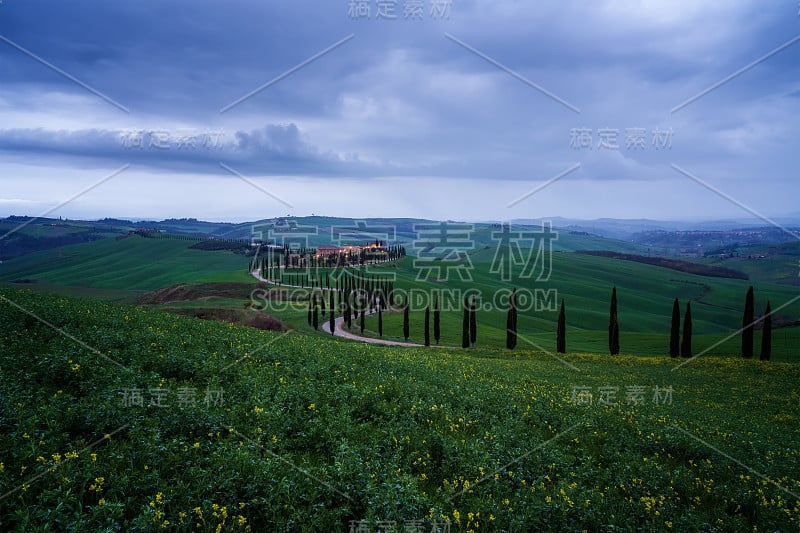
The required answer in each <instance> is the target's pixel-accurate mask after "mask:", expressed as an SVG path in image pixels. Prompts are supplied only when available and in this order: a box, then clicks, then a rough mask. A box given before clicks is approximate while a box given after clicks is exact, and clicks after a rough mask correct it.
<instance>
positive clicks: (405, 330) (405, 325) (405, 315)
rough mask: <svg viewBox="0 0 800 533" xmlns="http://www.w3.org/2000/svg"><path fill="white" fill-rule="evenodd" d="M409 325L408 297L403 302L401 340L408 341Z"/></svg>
mask: <svg viewBox="0 0 800 533" xmlns="http://www.w3.org/2000/svg"><path fill="white" fill-rule="evenodd" d="M408 334H409V324H408V297H406V298H405V299H404V300H403V338H404V339H405V340H406V341H408Z"/></svg>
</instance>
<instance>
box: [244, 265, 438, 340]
mask: <svg viewBox="0 0 800 533" xmlns="http://www.w3.org/2000/svg"><path fill="white" fill-rule="evenodd" d="M251 274H252V275H253V277H254V278H256V279H257V280H258V281H263V282H264V283H267V284H269V285H275V286H276V287H277V286H278V285H276V284H275V283H273V282H271V281H269V280H267V279H264V278H263V277H261V273H260V272H259V271H258V270H254V271H252V272H251ZM280 287H290V288H296V289H299V288H301V287H295V286H294V285H280ZM319 290H323V291H326V290H334V289H326V288H324V287H323V288H320V289H319ZM373 313H374V311H372V312H369V313H367V314H368V315H371V314H373ZM333 324H334V327H333V334H334V336H336V337H341V338H343V339H350V340H353V341H360V342H366V343H368V344H383V345H385V346H417V347H419V346H424V345H423V344H417V343H414V342H401V341H387V340H384V339H374V338H372V337H362V336H361V335H356V334H355V333H351V332H350V331H347V330H346V329H344V317H343V316H340V317H336V318H335V319H334V322H333ZM322 330H323V331H327V332H328V333H330V332H331V321H330V320H326V321H325V322H323V323H322Z"/></svg>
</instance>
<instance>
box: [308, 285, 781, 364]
mask: <svg viewBox="0 0 800 533" xmlns="http://www.w3.org/2000/svg"><path fill="white" fill-rule="evenodd" d="M350 290H351V288H350V287H345V288H344V289H343V291H342V292H340V294H342V293H343V297H344V300H345V303H344V304H343V305H344V313H345V322H346V323H347V326H348V327H351V325H352V321H351V308H350V307H349V304H348V302H347V295H348V293H349V292H350ZM378 292H379V294H380V293H382V291H378ZM334 294H335V292H334V291H331V292H330V302H329V305H328V307H329V309H330V329H331V332H333V324H334V320H335V316H334V315H335V306H334ZM341 300H342V297H340V302H341ZM753 300H754V294H753V287H752V286H750V288H749V289H748V290H747V295H746V297H745V307H744V313H743V316H742V329H741V334H742V357H744V358H746V359H749V358H752V357H753V329H754V326H755V324H756V323H758V322H763V327H762V336H761V352H760V355H759V358H760V359H761V360H762V361H769V360H770V357H771V355H772V307H771V304H770V302H769V301H767V307H766V309H765V311H764V315H763V316H762V317H761V318H759V319H758V320H755V319H754V301H753ZM320 301H321V303H322V314H323V315H324V313H325V301H324V298H322V297H320ZM390 301H391V300H390ZM340 305H342V304H341V303H340ZM375 306H377V307H375ZM385 306H386V300H385V298H384V297H383V294H380V296H379V297H378V298H377V300H374V301H373V310H375V311H376V312H377V314H378V335H379V336H381V337H382V336H383V309H384V308H385ZM357 307H358V308H360V309H361V312H360V313H359V312H358V309H355V314H356V317H357V318H360V323H359V326H360V329H361V333H362V334H363V332H364V319H365V315H366V310H367V308H368V306H367V305H366V303H365V302H361V303H360V304H359V305H358V306H357ZM402 311H403V338H404V339H405V340H406V341H408V338H409V336H410V319H409V306H408V300H407V299H406V300H404V301H403V304H402ZM431 314H432V315H433V338H434V340H435V342H436V344H439V340H440V337H441V317H440V309H439V297H438V295H436V297H435V299H434V305H433V313H431V309H430V307H429V306H428V307H426V308H425V321H424V329H423V331H424V345H425V346H430V345H431V328H430V320H431ZM517 318H518V311H517V291H516V289H514V291H513V292H512V295H511V297H510V298H509V305H508V311H507V316H506V348H507V349H509V350H513V349H514V348H516V346H517V337H518V334H517ZM308 323H309V325H311V326H313V327H314V329H318V327H319V310H318V303H317V296H316V295H313V297H312V299H310V300H309V307H308ZM476 341H477V306H476V302H475V297H474V296H473V297H472V298H471V299H469V298H465V299H464V306H463V315H462V326H461V347H462V348H469V347H470V346H474V345H475V343H476ZM608 348H609V353H610V354H611V355H618V354H619V351H620V341H619V316H618V305H617V288H616V287H613V288H612V290H611V304H610V308H609V325H608ZM556 351H557V352H558V353H566V351H567V350H566V308H565V303H564V300H563V299H562V300H561V308H560V311H559V315H558V325H557V328H556ZM669 355H670V357H678V356H680V357H684V358H690V357H692V303H691V300H690V301H688V302H686V310H685V312H684V316H683V328H682V331H681V317H680V302H679V300H678V299H677V298H675V300H674V301H673V305H672V321H671V326H670V337H669Z"/></svg>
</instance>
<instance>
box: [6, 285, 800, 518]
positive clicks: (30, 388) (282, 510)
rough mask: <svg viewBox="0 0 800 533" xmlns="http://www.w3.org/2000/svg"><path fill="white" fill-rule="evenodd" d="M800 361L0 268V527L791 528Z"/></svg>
mask: <svg viewBox="0 0 800 533" xmlns="http://www.w3.org/2000/svg"><path fill="white" fill-rule="evenodd" d="M23 310H24V311H23ZM26 311H27V312H26ZM34 316H36V317H40V318H41V319H42V320H44V321H46V322H47V323H45V322H41V321H39V320H37V319H36V318H34ZM47 324H49V325H47ZM53 328H58V330H59V331H55V330H54V329H53ZM61 332H63V334H62V333H61ZM798 383H800V366H798V365H797V364H786V363H762V362H759V361H744V360H742V359H737V358H728V359H725V360H720V359H716V358H700V359H697V360H695V361H692V362H691V363H690V364H688V365H685V366H683V367H681V368H680V369H677V370H676V369H675V361H673V360H670V359H668V358H641V357H632V356H625V355H621V356H618V357H614V358H610V357H608V356H595V355H585V354H575V353H573V354H567V355H566V356H564V360H563V361H559V360H556V359H554V358H551V357H549V356H548V355H546V354H545V353H543V352H541V351H537V350H530V349H528V347H527V346H524V345H522V346H520V349H518V350H517V351H516V352H514V353H513V354H510V353H508V352H507V351H505V350H498V349H492V348H485V347H478V348H476V349H470V350H461V349H452V350H432V349H421V348H420V349H416V348H411V349H409V348H389V347H379V346H369V345H364V344H356V343H351V342H346V341H339V340H336V339H331V338H330V337H327V338H322V337H315V336H311V335H299V334H293V333H288V334H279V333H265V332H261V331H258V330H255V329H252V328H243V327H237V326H233V325H228V324H221V323H215V322H209V321H202V320H196V319H191V318H186V317H180V316H176V315H172V314H167V313H162V312H156V311H153V310H148V309H141V308H137V307H130V306H119V305H115V304H109V303H105V302H101V301H98V300H90V299H73V298H65V297H59V296H50V295H43V294H38V293H33V292H30V291H17V290H9V289H2V288H0V496H1V497H0V529H3V530H31V529H48V530H59V531H61V530H85V531H88V530H92V531H97V530H110V531H114V530H157V529H174V530H177V531H219V530H225V531H247V530H248V528H250V529H249V530H250V531H349V529H350V527H357V526H358V525H359V524H360V523H361V521H362V520H363V521H364V522H363V524H364V525H368V526H369V527H370V528H371V530H373V531H374V530H376V528H377V527H378V525H379V523H383V524H384V525H385V524H387V522H385V521H394V522H395V523H396V524H401V525H405V524H408V523H411V524H412V525H414V524H416V525H419V526H421V527H424V528H425V530H426V531H427V530H430V529H431V528H432V527H433V525H434V524H435V523H438V524H439V525H440V527H441V526H443V524H445V523H449V525H450V527H451V529H450V530H451V531H470V530H480V531H545V532H550V531H553V532H556V531H558V532H560V531H584V530H585V531H639V530H644V531H705V530H708V531H712V530H713V531H731V532H734V531H753V530H768V531H793V530H796V529H797V526H798V523H799V522H798V521H800V512H799V511H798V507H800V499H798V498H797V497H796V494H797V493H798V491H800V468H799V467H798V464H800V463H799V462H798V460H799V459H800V449H799V448H798V443H800V424H798V421H800V407H799V406H800V404H799V403H798V401H797V400H798ZM154 402H155V403H154Z"/></svg>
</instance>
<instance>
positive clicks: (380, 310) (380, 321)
mask: <svg viewBox="0 0 800 533" xmlns="http://www.w3.org/2000/svg"><path fill="white" fill-rule="evenodd" d="M378 336H380V337H383V306H382V305H379V306H378Z"/></svg>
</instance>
